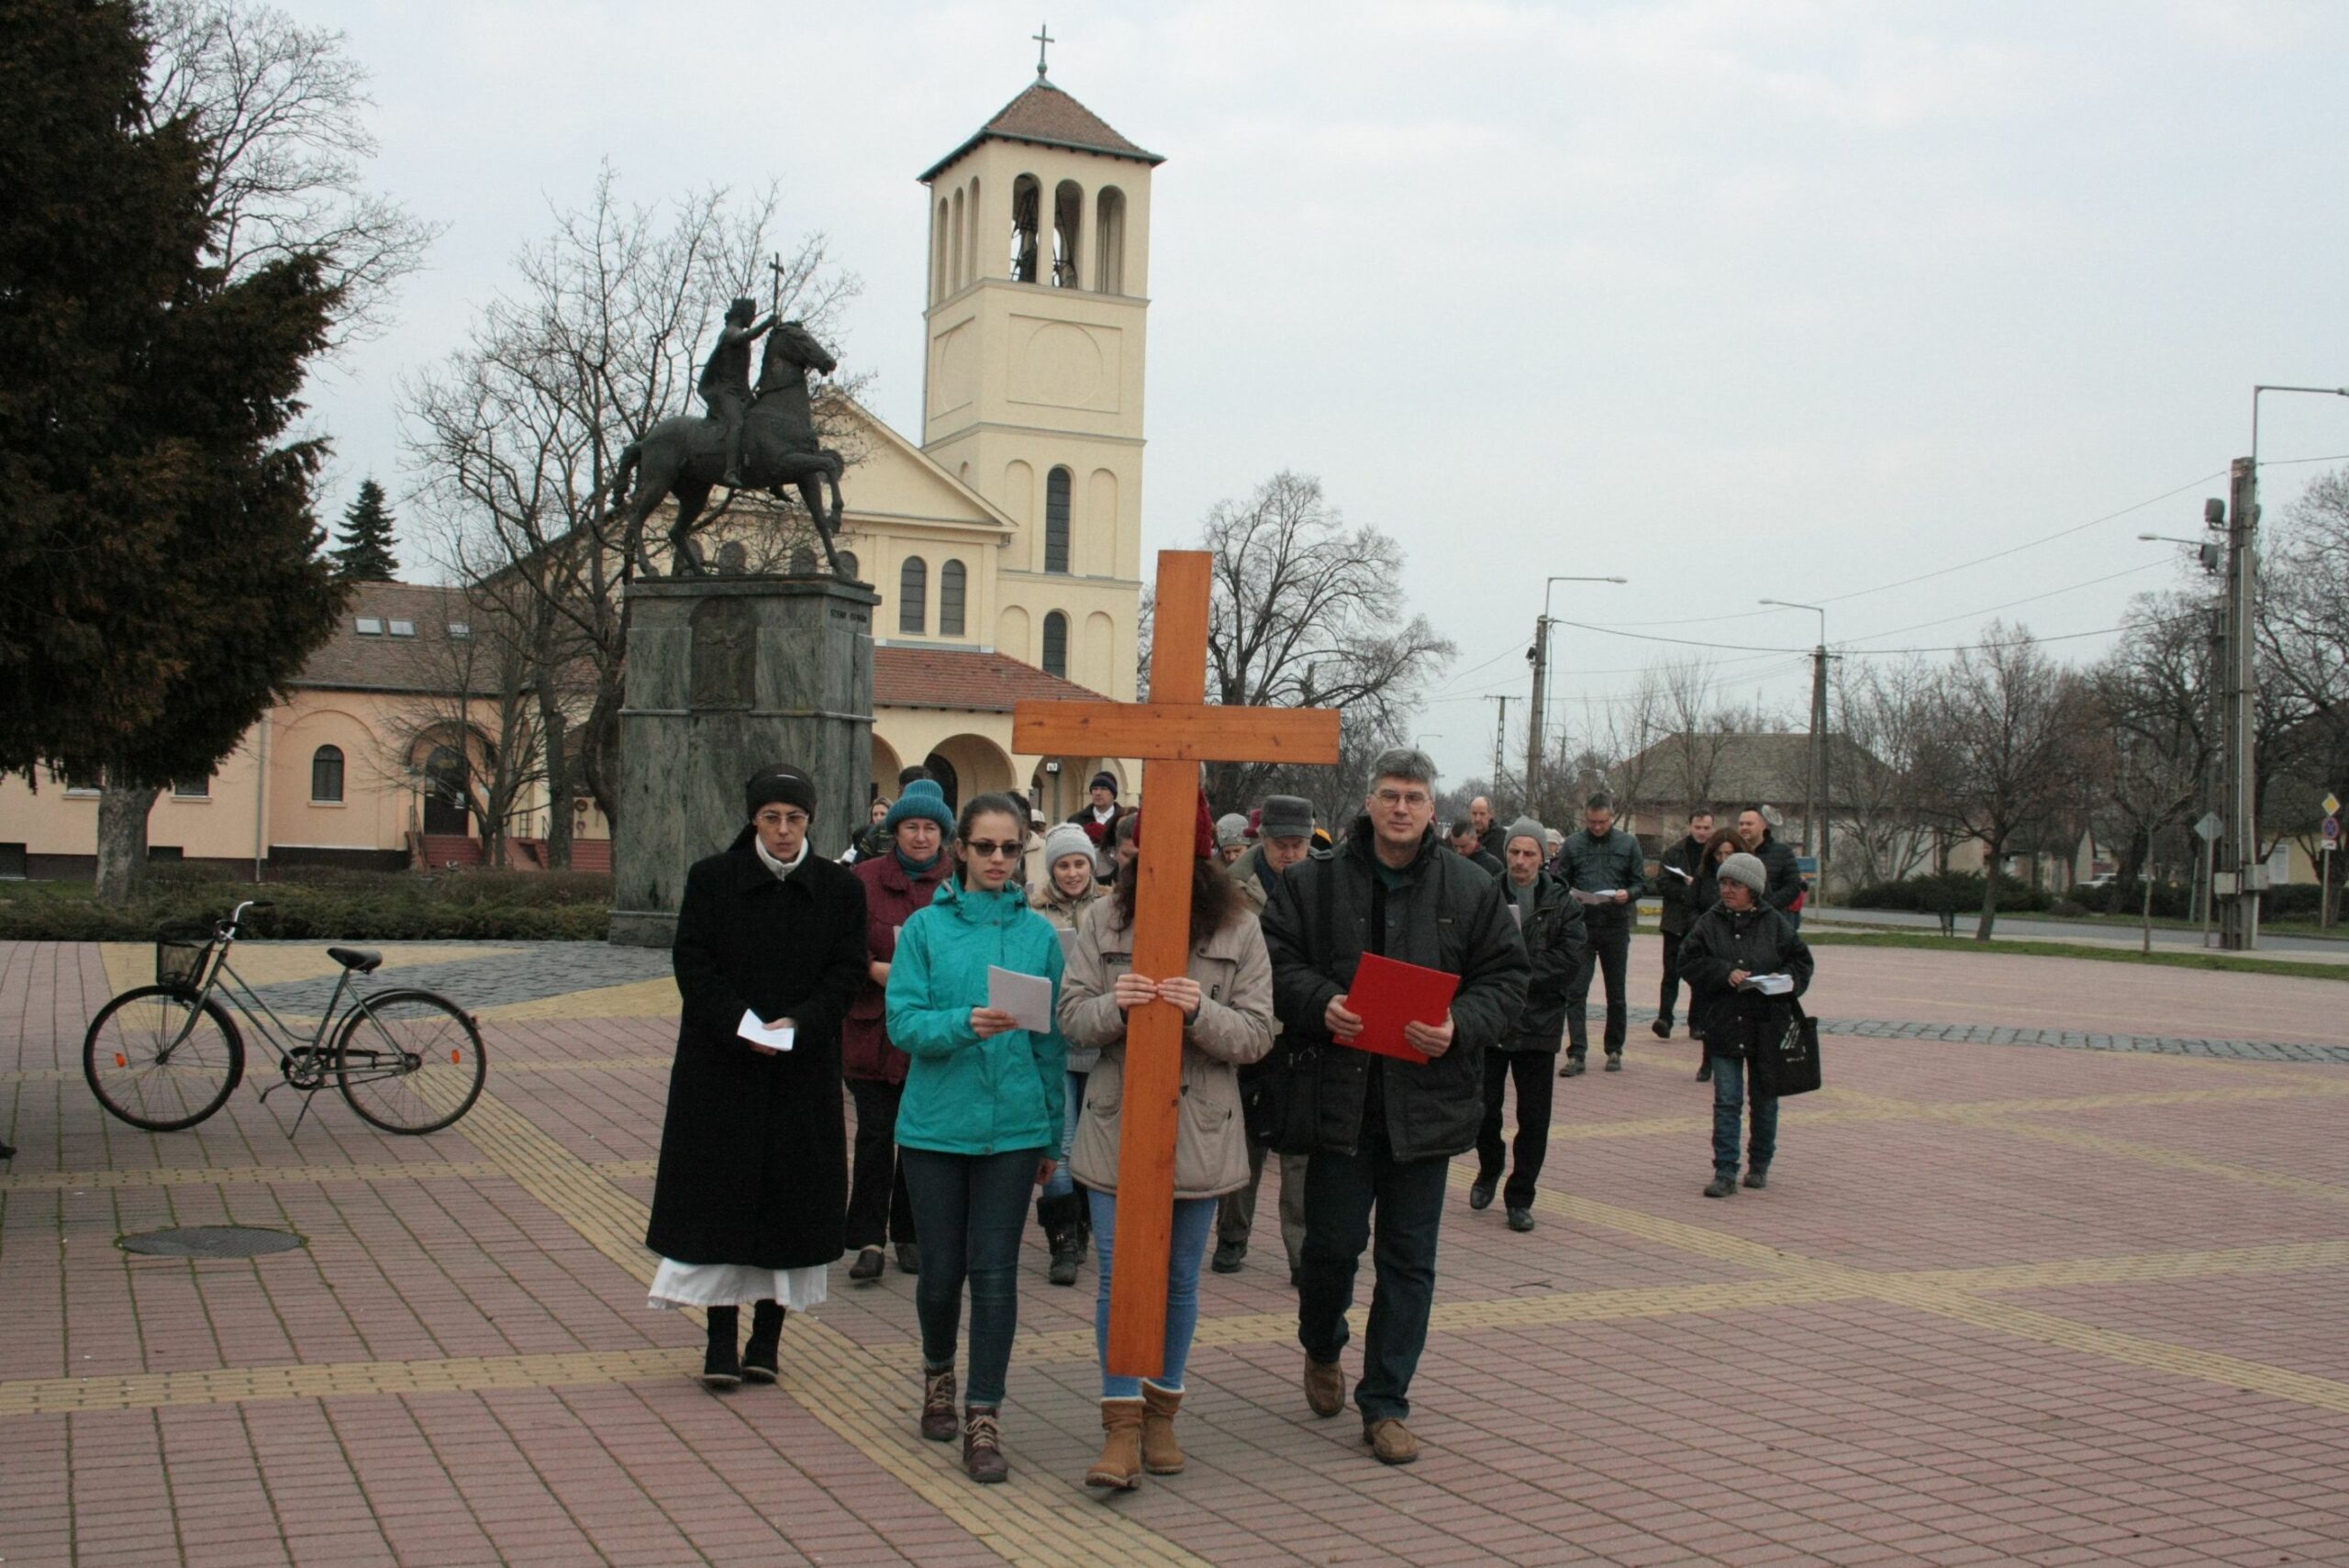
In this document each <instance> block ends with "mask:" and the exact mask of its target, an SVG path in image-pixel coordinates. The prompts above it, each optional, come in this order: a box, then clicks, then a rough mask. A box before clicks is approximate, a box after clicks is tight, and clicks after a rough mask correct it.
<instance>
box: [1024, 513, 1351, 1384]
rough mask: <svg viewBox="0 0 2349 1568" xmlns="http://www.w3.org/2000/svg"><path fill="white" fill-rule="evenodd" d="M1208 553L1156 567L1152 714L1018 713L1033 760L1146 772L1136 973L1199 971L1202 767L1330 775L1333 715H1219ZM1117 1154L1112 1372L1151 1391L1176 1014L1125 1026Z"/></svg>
mask: <svg viewBox="0 0 2349 1568" xmlns="http://www.w3.org/2000/svg"><path fill="white" fill-rule="evenodd" d="M1211 569H1212V560H1211V558H1210V557H1209V556H1208V553H1207V552H1206V551H1205V550H1161V551H1160V552H1159V555H1158V601H1157V611H1156V616H1157V619H1156V624H1155V627H1154V629H1153V634H1152V643H1151V651H1150V700H1149V701H1148V702H1146V703H1114V702H1097V703H1079V702H1023V703H1019V704H1017V705H1016V706H1014V707H1013V709H1012V720H1011V743H1012V747H1013V749H1014V750H1016V751H1026V752H1029V753H1030V754H1031V755H1048V756H1081V757H1140V758H1141V759H1142V773H1141V798H1142V804H1143V806H1146V807H1147V808H1148V809H1147V810H1145V811H1144V812H1143V813H1142V822H1141V843H1140V844H1139V846H1138V848H1139V849H1140V850H1141V857H1140V858H1139V859H1138V860H1137V861H1136V862H1134V867H1133V870H1132V872H1131V873H1130V874H1131V875H1133V876H1134V877H1135V878H1137V879H1138V881H1137V885H1136V888H1135V896H1134V928H1135V929H1134V973H1136V974H1141V975H1146V976H1148V977H1149V978H1151V979H1152V980H1166V979H1171V978H1173V977H1174V976H1175V975H1179V974H1187V973H1190V968H1191V865H1192V861H1193V858H1194V857H1193V855H1192V847H1193V831H1194V829H1195V828H1196V827H1197V820H1198V794H1199V764H1200V763H1201V762H1336V761H1337V760H1338V713H1337V710H1336V709H1334V708H1267V707H1220V706H1209V705H1208V703H1207V701H1206V700H1205V699H1206V696H1207V662H1208V588H1209V582H1210V575H1209V574H1210V572H1211ZM1125 1071H1126V1081H1125V1107H1124V1113H1123V1116H1122V1118H1121V1121H1122V1129H1123V1130H1122V1134H1121V1146H1120V1148H1119V1151H1118V1258H1117V1263H1118V1266H1117V1272H1116V1274H1115V1277H1114V1278H1113V1279H1112V1280H1111V1282H1110V1286H1109V1371H1110V1372H1111V1373H1115V1374H1117V1375H1118V1376H1120V1377H1156V1376H1157V1375H1158V1374H1159V1373H1161V1372H1163V1370H1165V1369H1164V1368H1163V1366H1162V1365H1161V1364H1160V1362H1161V1360H1162V1358H1163V1356H1164V1353H1165V1349H1166V1269H1167V1261H1168V1256H1169V1254H1170V1253H1171V1251H1173V1249H1174V1244H1175V1230H1174V1227H1175V1129H1176V1119H1177V1118H1178V1117H1179V1115H1180V1113H1181V1106H1182V1098H1183V1014H1182V1011H1181V1009H1179V1008H1178V1007H1176V1006H1175V1004H1173V1003H1172V1002H1152V1003H1151V1004H1149V1005H1148V1006H1142V1007H1137V1008H1135V1009H1134V1010H1133V1012H1132V1013H1131V1014H1130V1015H1129V1016H1128V1018H1127V1020H1126V1070H1125Z"/></svg>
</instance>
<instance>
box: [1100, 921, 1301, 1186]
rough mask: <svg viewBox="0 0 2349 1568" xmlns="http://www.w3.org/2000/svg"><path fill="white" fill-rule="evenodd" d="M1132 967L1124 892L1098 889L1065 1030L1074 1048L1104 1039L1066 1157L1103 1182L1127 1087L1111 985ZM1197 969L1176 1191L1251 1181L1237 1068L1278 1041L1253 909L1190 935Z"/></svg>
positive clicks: (1267, 958)
mask: <svg viewBox="0 0 2349 1568" xmlns="http://www.w3.org/2000/svg"><path fill="white" fill-rule="evenodd" d="M1132 968H1133V932H1132V930H1131V929H1130V928H1128V927H1126V926H1124V925H1121V924H1120V923H1119V914H1118V901H1117V900H1116V899H1115V898H1099V899H1096V900H1095V901H1094V902H1093V903H1092V904H1090V905H1088V906H1086V907H1085V911H1084V913H1083V914H1082V915H1081V916H1080V917H1078V920H1077V928H1076V936H1075V940H1074V941H1072V942H1071V943H1070V944H1069V955H1068V972H1067V973H1066V974H1065V975H1064V976H1063V978H1062V981H1061V1007H1060V1016H1061V1032H1062V1034H1063V1035H1064V1036H1065V1037H1066V1038H1067V1040H1068V1042H1069V1044H1070V1046H1071V1047H1072V1048H1076V1047H1086V1046H1090V1047H1097V1048H1098V1049H1099V1051H1100V1052H1101V1060H1100V1062H1099V1063H1098V1064H1097V1065H1096V1066H1095V1068H1094V1069H1093V1072H1092V1073H1091V1075H1090V1076H1089V1077H1087V1078H1086V1079H1085V1109H1084V1114H1083V1115H1081V1116H1080V1117H1079V1118H1077V1124H1076V1141H1075V1143H1074V1145H1072V1146H1071V1148H1070V1151H1069V1164H1070V1168H1071V1169H1072V1171H1073V1172H1074V1174H1075V1176H1076V1179H1077V1180H1078V1181H1080V1182H1082V1183H1084V1184H1085V1185H1086V1186H1088V1187H1094V1188H1097V1189H1098V1190H1100V1191H1102V1192H1115V1191H1117V1188H1118V1150H1119V1129H1120V1120H1121V1118H1120V1115H1119V1112H1120V1109H1121V1107H1122V1106H1123V1103H1124V1095H1125V1068H1126V1017H1125V1014H1124V1013H1123V1012H1121V1011H1119V1007H1118V1004H1117V1000H1116V998H1115V997H1114V996H1113V995H1111V992H1112V990H1113V989H1114V987H1115V986H1116V985H1117V983H1118V976H1119V975H1120V974H1123V973H1126V972H1127V971H1129V970H1130V969H1132ZM1190 977H1191V978H1192V979H1193V980H1196V981H1197V982H1198V984H1199V992H1200V1000H1199V1016H1198V1017H1197V1018H1194V1019H1192V1020H1191V1022H1190V1024H1189V1025H1188V1026H1186V1028H1185V1029H1184V1030H1183V1100H1182V1106H1181V1109H1180V1113H1179V1115H1178V1117H1177V1118H1176V1124H1175V1126H1176V1130H1175V1196H1176V1197H1178V1198H1203V1197H1220V1196H1222V1195H1224V1194H1225V1193H1228V1192H1235V1191H1237V1190H1238V1189H1240V1188H1241V1187H1244V1186H1246V1185H1247V1184H1248V1130H1247V1127H1246V1125H1245V1124H1244V1122H1243V1121H1242V1119H1241V1114H1240V1073H1239V1069H1240V1068H1241V1067H1242V1066H1244V1065H1246V1064H1247V1063H1249V1062H1254V1061H1257V1060H1259V1059H1260V1058H1262V1057H1263V1056H1264V1053H1265V1052H1266V1051H1270V1050H1272V1048H1273V962H1272V956H1271V954H1270V953H1269V952H1267V951H1265V948H1264V931H1263V930H1262V929H1260V928H1259V927H1258V925H1257V923H1256V917H1254V916H1253V915H1249V914H1245V913H1243V914H1241V915H1239V916H1237V917H1234V918H1233V919H1231V920H1230V921H1228V922H1226V923H1225V925H1224V927H1223V929H1221V930H1219V931H1217V932H1216V933H1215V934H1214V935H1213V936H1211V937H1209V938H1208V940H1206V941H1204V942H1195V943H1194V944H1192V950H1191V963H1190Z"/></svg>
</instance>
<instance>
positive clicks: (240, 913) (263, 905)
mask: <svg viewBox="0 0 2349 1568" xmlns="http://www.w3.org/2000/svg"><path fill="white" fill-rule="evenodd" d="M276 907H277V906H276V905H275V904H273V903H272V902H270V901H269V900H268V899H266V898H248V899H246V900H245V901H244V902H243V903H242V904H239V905H238V906H237V909H236V913H234V914H232V915H230V916H229V917H228V919H227V920H225V921H223V922H222V923H221V927H220V934H221V935H222V936H227V935H228V934H229V933H231V932H233V931H234V930H236V929H237V927H238V925H239V923H241V922H242V921H243V919H244V917H245V911H246V910H248V909H274V908H276Z"/></svg>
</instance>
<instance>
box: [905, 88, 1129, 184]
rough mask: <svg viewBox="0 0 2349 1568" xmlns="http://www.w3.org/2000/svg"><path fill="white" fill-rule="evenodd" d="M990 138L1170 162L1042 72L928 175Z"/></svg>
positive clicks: (924, 175) (936, 173)
mask: <svg viewBox="0 0 2349 1568" xmlns="http://www.w3.org/2000/svg"><path fill="white" fill-rule="evenodd" d="M990 138H993V139H996V140H1000V141H1025V142H1030V143H1032V144H1034V145H1036V146H1038V147H1064V148H1068V149H1069V150H1072V151H1076V152H1097V153H1099V154H1101V155H1102V156H1103V157H1105V158H1130V159H1131V160H1133V161H1135V162H1137V163H1150V164H1158V163H1163V162H1165V161H1166V160H1165V159H1164V158H1163V156H1161V155H1160V154H1158V153H1155V152H1147V151H1144V150H1142V149H1141V148H1139V147H1136V146H1135V145H1134V144H1133V143H1132V142H1130V141H1128V140H1127V139H1125V138H1124V137H1122V136H1119V134H1118V133H1117V132H1116V131H1114V130H1112V129H1110V128H1109V125H1108V121H1106V120H1104V119H1103V118H1102V117H1100V116H1099V115H1097V114H1095V113H1094V112H1093V111H1092V110H1091V109H1088V108H1086V107H1085V106H1084V105H1083V104H1080V103H1078V102H1077V101H1076V100H1075V99H1074V98H1072V97H1070V96H1069V95H1067V94H1066V93H1063V92H1062V91H1061V90H1060V89H1059V88H1058V87H1056V86H1054V85H1052V83H1050V82H1047V81H1045V80H1043V79H1042V78H1041V77H1039V78H1038V79H1037V80H1036V81H1034V82H1031V83H1029V84H1028V87H1027V90H1026V91H1024V92H1022V93H1021V94H1020V95H1019V96H1018V97H1016V98H1014V99H1012V100H1011V102H1009V103H1008V104H1006V105H1004V106H1003V107H1002V108H1000V109H998V110H996V116H995V118H993V119H991V120H989V121H987V123H986V124H985V125H983V126H981V127H980V128H978V129H977V130H975V131H974V132H972V133H971V138H970V139H969V140H967V141H965V142H963V145H962V146H960V147H958V148H956V149H955V150H953V151H952V152H950V153H948V154H947V155H946V156H945V157H943V158H941V159H940V160H939V161H937V162H935V163H933V164H931V165H930V167H929V168H928V169H927V170H925V171H924V172H922V176H921V177H922V179H923V180H924V181H930V180H934V179H936V178H937V177H938V176H939V175H940V174H941V172H944V171H945V169H946V167H947V166H948V165H949V164H951V163H952V162H953V161H955V160H956V159H958V158H960V157H962V156H963V154H964V153H965V152H968V151H970V150H971V149H973V148H974V147H976V146H977V145H978V144H979V143H981V142H982V141H985V140H987V139H990Z"/></svg>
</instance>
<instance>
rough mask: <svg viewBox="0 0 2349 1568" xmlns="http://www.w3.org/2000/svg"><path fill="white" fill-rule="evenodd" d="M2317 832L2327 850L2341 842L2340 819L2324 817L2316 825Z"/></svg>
mask: <svg viewBox="0 0 2349 1568" xmlns="http://www.w3.org/2000/svg"><path fill="white" fill-rule="evenodd" d="M2317 831H2318V832H2320V833H2321V834H2323V835H2324V841H2325V844H2326V846H2327V847H2328V848H2329V847H2331V846H2332V845H2334V844H2337V843H2339V842H2341V818H2340V817H2326V818H2325V819H2324V820H2323V821H2322V822H2321V823H2320V824H2319V825H2318V827H2317Z"/></svg>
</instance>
